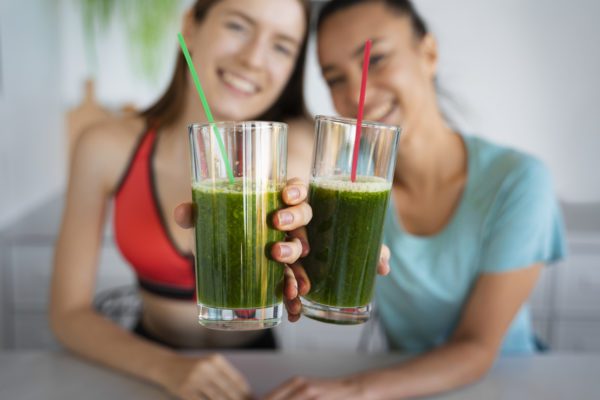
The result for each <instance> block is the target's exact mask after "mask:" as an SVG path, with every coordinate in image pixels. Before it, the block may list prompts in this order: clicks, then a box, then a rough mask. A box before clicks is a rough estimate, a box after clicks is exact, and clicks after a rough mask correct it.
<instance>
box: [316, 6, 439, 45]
mask: <svg viewBox="0 0 600 400" xmlns="http://www.w3.org/2000/svg"><path fill="white" fill-rule="evenodd" d="M375 2H378V3H383V4H385V5H386V6H387V7H388V8H389V9H390V10H391V11H393V12H395V13H397V14H399V15H405V16H407V17H409V18H410V21H411V24H412V27H413V32H414V34H415V36H416V37H417V38H420V39H421V38H423V37H424V36H425V35H427V33H428V32H429V30H428V28H427V24H425V21H424V20H423V18H422V17H421V15H420V14H419V13H418V12H417V10H416V9H415V7H414V5H413V3H412V2H411V1H410V0H330V1H329V2H327V3H325V5H324V6H323V7H322V8H321V12H320V13H319V18H318V20H317V30H320V29H321V26H322V25H323V22H325V20H326V19H327V18H329V17H331V16H332V15H333V14H335V13H337V12H339V11H341V10H344V9H346V8H349V7H353V6H356V5H358V4H363V3H375Z"/></svg>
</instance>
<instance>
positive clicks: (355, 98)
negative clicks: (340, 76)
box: [346, 74, 372, 115]
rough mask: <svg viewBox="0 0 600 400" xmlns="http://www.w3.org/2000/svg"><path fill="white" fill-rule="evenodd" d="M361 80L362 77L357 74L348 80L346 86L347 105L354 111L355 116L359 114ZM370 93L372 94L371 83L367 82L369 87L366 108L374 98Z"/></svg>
mask: <svg viewBox="0 0 600 400" xmlns="http://www.w3.org/2000/svg"><path fill="white" fill-rule="evenodd" d="M361 80H362V76H361V75H359V74H356V75H355V76H352V77H349V78H348V82H347V85H346V104H347V106H348V107H349V108H350V109H351V110H352V113H353V114H354V115H356V114H357V113H358V105H359V102H360V86H361ZM370 93H372V90H371V89H370V88H369V81H368V80H367V86H366V88H365V108H367V107H366V106H367V104H369V99H370V98H372V96H371V95H370Z"/></svg>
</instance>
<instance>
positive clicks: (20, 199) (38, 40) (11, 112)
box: [0, 0, 64, 228]
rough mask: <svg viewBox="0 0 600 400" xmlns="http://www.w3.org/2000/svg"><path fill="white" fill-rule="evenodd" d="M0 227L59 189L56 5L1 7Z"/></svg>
mask: <svg viewBox="0 0 600 400" xmlns="http://www.w3.org/2000/svg"><path fill="white" fill-rule="evenodd" d="M0 40H1V43H0V52H1V63H2V65H1V70H0V74H1V77H0V79H1V85H2V88H1V90H0V228H2V227H3V226H5V225H6V224H8V223H9V222H10V221H12V220H14V219H15V218H16V217H18V216H19V215H20V214H22V213H23V212H26V211H27V210H28V209H30V208H31V207H33V206H35V205H37V204H39V203H40V202H42V201H43V200H44V199H45V198H46V197H47V196H48V194H49V193H52V192H54V191H56V190H58V188H59V187H61V186H62V184H63V181H64V179H63V173H64V165H63V162H62V160H63V136H62V132H63V130H62V128H63V121H62V112H61V96H60V82H59V80H58V77H59V76H60V70H59V68H60V52H59V31H58V14H57V8H56V2H54V1H46V0H8V1H2V2H0Z"/></svg>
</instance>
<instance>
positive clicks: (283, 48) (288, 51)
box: [275, 44, 294, 57]
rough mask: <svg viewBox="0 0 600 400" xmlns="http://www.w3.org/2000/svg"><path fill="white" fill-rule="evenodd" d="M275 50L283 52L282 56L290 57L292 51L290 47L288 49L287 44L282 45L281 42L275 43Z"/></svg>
mask: <svg viewBox="0 0 600 400" xmlns="http://www.w3.org/2000/svg"><path fill="white" fill-rule="evenodd" d="M275 51H276V52H278V53H280V54H283V55H284V56H288V57H291V56H292V55H293V53H294V52H293V50H292V49H290V48H289V47H288V46H284V45H282V44H276V45H275Z"/></svg>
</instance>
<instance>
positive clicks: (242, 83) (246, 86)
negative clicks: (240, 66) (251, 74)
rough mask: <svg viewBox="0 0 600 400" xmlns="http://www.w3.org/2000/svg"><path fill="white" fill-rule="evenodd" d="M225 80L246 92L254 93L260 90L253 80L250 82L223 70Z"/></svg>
mask: <svg viewBox="0 0 600 400" xmlns="http://www.w3.org/2000/svg"><path fill="white" fill-rule="evenodd" d="M222 77H223V80H224V81H225V83H227V84H228V85H230V86H232V87H233V88H235V89H236V90H239V91H240V92H242V93H246V94H254V93H256V92H257V91H258V88H257V87H256V85H255V84H253V83H252V82H248V81H247V80H245V79H243V78H240V77H239V76H237V75H234V74H232V73H229V72H223V74H222Z"/></svg>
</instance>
